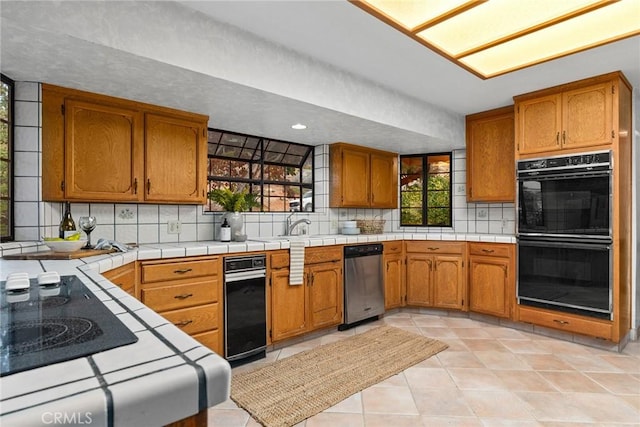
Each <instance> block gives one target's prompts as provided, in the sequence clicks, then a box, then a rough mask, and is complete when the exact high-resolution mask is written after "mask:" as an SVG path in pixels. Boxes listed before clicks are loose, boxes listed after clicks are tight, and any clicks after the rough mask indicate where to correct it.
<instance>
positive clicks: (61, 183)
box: [60, 181, 64, 191]
mask: <svg viewBox="0 0 640 427" xmlns="http://www.w3.org/2000/svg"><path fill="white" fill-rule="evenodd" d="M60 190H62V191H64V181H60Z"/></svg>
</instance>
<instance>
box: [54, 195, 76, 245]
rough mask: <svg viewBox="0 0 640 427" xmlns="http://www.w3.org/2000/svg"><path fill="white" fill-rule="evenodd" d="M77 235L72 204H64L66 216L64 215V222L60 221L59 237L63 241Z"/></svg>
mask: <svg viewBox="0 0 640 427" xmlns="http://www.w3.org/2000/svg"><path fill="white" fill-rule="evenodd" d="M75 233H77V231H76V223H75V221H74V220H73V217H72V216H71V203H69V202H65V203H64V214H63V215H62V221H60V227H59V235H58V237H60V238H61V239H66V238H67V237H69V236H70V235H72V234H75Z"/></svg>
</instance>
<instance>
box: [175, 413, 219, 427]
mask: <svg viewBox="0 0 640 427" xmlns="http://www.w3.org/2000/svg"><path fill="white" fill-rule="evenodd" d="M208 425H209V411H208V410H206V409H203V410H202V411H200V412H198V413H197V414H195V415H192V416H190V417H188V418H184V419H182V420H180V421H176V422H175V423H171V424H167V425H166V427H207V426H208Z"/></svg>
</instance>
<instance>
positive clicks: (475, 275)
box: [469, 256, 511, 318]
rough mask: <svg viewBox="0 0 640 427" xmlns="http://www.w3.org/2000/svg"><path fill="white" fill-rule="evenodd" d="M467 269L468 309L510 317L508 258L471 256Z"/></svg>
mask: <svg viewBox="0 0 640 427" xmlns="http://www.w3.org/2000/svg"><path fill="white" fill-rule="evenodd" d="M469 269H470V272H469V280H470V283H469V310H471V311H475V312H479V313H485V314H491V315H493V316H498V317H506V318H508V317H510V315H511V309H510V306H511V304H510V298H509V295H510V292H509V260H508V259H504V258H490V257H473V256H472V257H471V259H470V260H469Z"/></svg>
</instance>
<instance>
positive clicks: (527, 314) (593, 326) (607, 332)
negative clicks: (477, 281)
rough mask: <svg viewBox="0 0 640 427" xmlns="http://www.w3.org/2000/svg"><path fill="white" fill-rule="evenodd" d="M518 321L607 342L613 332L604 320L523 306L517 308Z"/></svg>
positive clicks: (609, 324) (609, 323) (610, 325)
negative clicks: (602, 339)
mask: <svg viewBox="0 0 640 427" xmlns="http://www.w3.org/2000/svg"><path fill="white" fill-rule="evenodd" d="M518 320H520V321H521V322H527V323H532V324H534V325H540V326H545V327H547V328H552V329H559V330H561V331H566V332H575V333H578V334H584V335H589V336H592V337H596V338H604V339H607V340H610V339H611V337H612V332H613V327H612V322H608V321H606V320H597V319H593V320H592V319H586V318H584V317H579V316H572V315H571V314H566V313H558V312H553V311H549V310H543V309H538V308H530V307H525V306H519V307H518Z"/></svg>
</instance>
